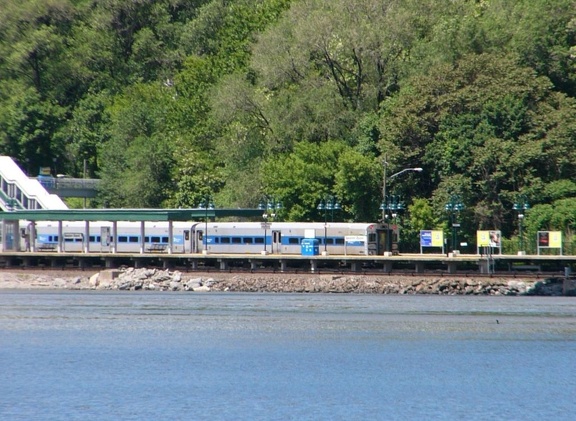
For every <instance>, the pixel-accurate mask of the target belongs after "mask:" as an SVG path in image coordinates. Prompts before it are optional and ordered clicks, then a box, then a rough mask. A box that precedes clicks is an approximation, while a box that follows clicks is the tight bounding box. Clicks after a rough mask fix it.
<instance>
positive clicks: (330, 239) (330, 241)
mask: <svg viewBox="0 0 576 421" xmlns="http://www.w3.org/2000/svg"><path fill="white" fill-rule="evenodd" d="M326 244H334V239H333V238H327V239H326Z"/></svg>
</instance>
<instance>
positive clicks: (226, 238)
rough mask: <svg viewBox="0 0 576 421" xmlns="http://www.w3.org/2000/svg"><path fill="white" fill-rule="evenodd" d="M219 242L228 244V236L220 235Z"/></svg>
mask: <svg viewBox="0 0 576 421" xmlns="http://www.w3.org/2000/svg"><path fill="white" fill-rule="evenodd" d="M220 242H221V243H222V244H230V237H220Z"/></svg>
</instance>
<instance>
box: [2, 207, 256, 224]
mask: <svg viewBox="0 0 576 421" xmlns="http://www.w3.org/2000/svg"><path fill="white" fill-rule="evenodd" d="M206 216H208V218H212V219H214V218H229V217H240V218H250V217H257V216H262V210H261V209H208V210H206V209H199V208H198V209H196V208H194V209H63V210H62V209H61V210H45V209H41V210H29V209H28V210H15V211H12V212H0V219H4V220H11V221H14V220H21V219H24V220H28V221H197V220H203V219H204V218H206Z"/></svg>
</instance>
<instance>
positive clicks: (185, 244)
mask: <svg viewBox="0 0 576 421" xmlns="http://www.w3.org/2000/svg"><path fill="white" fill-rule="evenodd" d="M182 236H183V237H184V238H183V240H182V253H186V252H188V251H189V252H190V253H194V251H193V247H192V245H193V242H192V241H191V238H190V230H189V229H185V230H183V232H182Z"/></svg>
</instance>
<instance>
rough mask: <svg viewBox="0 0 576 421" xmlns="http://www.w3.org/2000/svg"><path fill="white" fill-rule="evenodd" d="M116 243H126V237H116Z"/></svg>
mask: <svg viewBox="0 0 576 421" xmlns="http://www.w3.org/2000/svg"><path fill="white" fill-rule="evenodd" d="M118 242H119V243H127V242H128V237H127V236H126V235H119V236H118Z"/></svg>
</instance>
